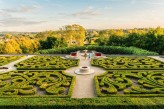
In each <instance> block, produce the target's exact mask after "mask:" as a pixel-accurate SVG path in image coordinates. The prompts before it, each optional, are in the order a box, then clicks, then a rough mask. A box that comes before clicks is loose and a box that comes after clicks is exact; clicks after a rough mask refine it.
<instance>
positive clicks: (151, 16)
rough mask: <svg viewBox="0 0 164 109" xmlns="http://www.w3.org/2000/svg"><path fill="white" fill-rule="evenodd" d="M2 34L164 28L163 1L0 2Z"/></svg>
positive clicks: (32, 0) (73, 0)
mask: <svg viewBox="0 0 164 109" xmlns="http://www.w3.org/2000/svg"><path fill="white" fill-rule="evenodd" d="M0 5H1V7H0V32H43V31H49V30H59V28H61V27H62V26H64V25H72V24H79V25H81V26H83V27H84V28H86V29H95V30H104V29H134V28H156V27H158V26H160V27H161V28H163V27H164V21H163V19H164V13H161V12H162V10H164V1H163V0H156V1H154V0H78V1H76V0H69V1H68V0H60V1H59V0H0Z"/></svg>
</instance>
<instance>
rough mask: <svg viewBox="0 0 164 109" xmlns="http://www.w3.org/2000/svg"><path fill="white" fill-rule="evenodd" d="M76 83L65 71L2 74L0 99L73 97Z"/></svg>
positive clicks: (20, 71) (0, 77)
mask: <svg viewBox="0 0 164 109" xmlns="http://www.w3.org/2000/svg"><path fill="white" fill-rule="evenodd" d="M74 82H75V77H72V76H69V75H67V74H65V73H64V72H63V71H51V70H48V71H45V70H42V71H32V70H30V71H27V70H25V71H24V70H19V71H11V72H8V73H5V74H0V97H11V98H12V97H19V96H25V95H26V96H25V97H71V95H72V91H73V87H74V84H75V83H74Z"/></svg>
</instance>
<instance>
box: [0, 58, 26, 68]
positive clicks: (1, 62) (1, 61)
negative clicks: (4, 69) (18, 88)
mask: <svg viewBox="0 0 164 109" xmlns="http://www.w3.org/2000/svg"><path fill="white" fill-rule="evenodd" d="M20 58H23V56H0V66H3V65H6V64H9V63H11V62H13V61H16V60H18V59H20Z"/></svg>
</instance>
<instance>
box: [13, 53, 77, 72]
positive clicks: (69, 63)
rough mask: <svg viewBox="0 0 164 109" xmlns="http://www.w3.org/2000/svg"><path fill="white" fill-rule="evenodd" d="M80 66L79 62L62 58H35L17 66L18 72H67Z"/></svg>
mask: <svg viewBox="0 0 164 109" xmlns="http://www.w3.org/2000/svg"><path fill="white" fill-rule="evenodd" d="M78 64H79V60H69V59H63V58H61V57H60V56H34V57H32V58H29V59H27V60H25V61H22V62H20V63H18V64H16V65H15V66H16V67H17V69H18V70H65V69H68V68H71V67H74V66H78Z"/></svg>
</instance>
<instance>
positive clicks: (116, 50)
mask: <svg viewBox="0 0 164 109" xmlns="http://www.w3.org/2000/svg"><path fill="white" fill-rule="evenodd" d="M85 49H87V50H95V51H98V52H102V53H104V54H133V55H159V54H158V53H155V52H150V51H147V50H144V49H140V48H136V47H121V46H86V47H85V46H82V47H67V48H59V49H48V50H40V51H38V53H40V54H70V53H71V52H75V51H78V50H85Z"/></svg>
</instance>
